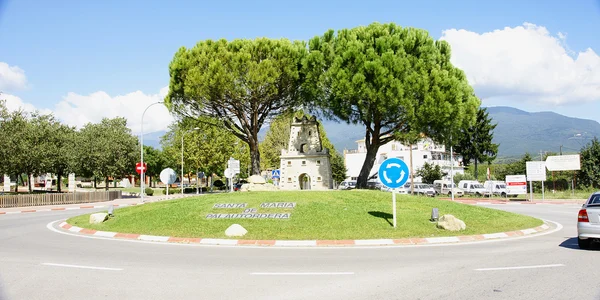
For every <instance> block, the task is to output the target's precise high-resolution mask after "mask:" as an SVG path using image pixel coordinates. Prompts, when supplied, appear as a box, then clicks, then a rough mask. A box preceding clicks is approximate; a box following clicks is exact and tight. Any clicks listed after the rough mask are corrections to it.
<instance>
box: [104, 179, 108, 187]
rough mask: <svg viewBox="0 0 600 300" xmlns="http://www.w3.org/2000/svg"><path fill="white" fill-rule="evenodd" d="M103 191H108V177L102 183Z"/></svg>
mask: <svg viewBox="0 0 600 300" xmlns="http://www.w3.org/2000/svg"><path fill="white" fill-rule="evenodd" d="M104 189H105V190H107V191H108V176H106V178H105V181H104Z"/></svg>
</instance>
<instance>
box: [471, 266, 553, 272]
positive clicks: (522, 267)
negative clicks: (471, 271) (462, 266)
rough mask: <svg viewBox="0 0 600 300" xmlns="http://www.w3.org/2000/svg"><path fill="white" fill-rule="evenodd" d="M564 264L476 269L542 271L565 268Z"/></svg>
mask: <svg viewBox="0 0 600 300" xmlns="http://www.w3.org/2000/svg"><path fill="white" fill-rule="evenodd" d="M564 266H565V265H563V264H553V265H537V266H518V267H502V268H482V269H475V271H501V270H522V269H540V268H555V267H564Z"/></svg>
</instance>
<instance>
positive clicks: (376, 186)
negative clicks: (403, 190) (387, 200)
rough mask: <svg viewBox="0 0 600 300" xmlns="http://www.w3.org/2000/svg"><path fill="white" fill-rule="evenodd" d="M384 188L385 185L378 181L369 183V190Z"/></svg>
mask: <svg viewBox="0 0 600 300" xmlns="http://www.w3.org/2000/svg"><path fill="white" fill-rule="evenodd" d="M382 186H383V184H381V182H379V181H378V180H369V181H367V188H368V189H370V190H379V189H381V187H382Z"/></svg>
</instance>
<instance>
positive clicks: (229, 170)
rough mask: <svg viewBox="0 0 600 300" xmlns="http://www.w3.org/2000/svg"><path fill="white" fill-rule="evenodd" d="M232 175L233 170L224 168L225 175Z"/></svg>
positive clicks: (229, 176)
mask: <svg viewBox="0 0 600 300" xmlns="http://www.w3.org/2000/svg"><path fill="white" fill-rule="evenodd" d="M233 176H234V173H233V170H232V169H230V168H227V169H225V177H227V178H229V179H231V178H232V177H233Z"/></svg>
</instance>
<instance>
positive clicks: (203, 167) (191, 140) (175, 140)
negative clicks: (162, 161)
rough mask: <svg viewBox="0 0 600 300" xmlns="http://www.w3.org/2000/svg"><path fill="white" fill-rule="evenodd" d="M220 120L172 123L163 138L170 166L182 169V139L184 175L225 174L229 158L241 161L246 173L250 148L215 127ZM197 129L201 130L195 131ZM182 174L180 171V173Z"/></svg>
mask: <svg viewBox="0 0 600 300" xmlns="http://www.w3.org/2000/svg"><path fill="white" fill-rule="evenodd" d="M218 122H219V121H218V120H216V119H212V118H207V117H199V118H198V119H191V118H186V119H184V120H182V121H181V122H180V123H173V124H171V125H170V126H169V129H168V131H167V133H166V134H165V135H163V136H162V138H161V142H160V143H161V146H162V148H163V151H164V154H165V157H166V158H167V164H168V165H169V166H172V167H175V166H178V168H181V137H182V134H183V133H184V132H185V134H183V140H184V145H183V146H184V167H185V168H184V173H196V172H198V171H201V172H204V173H205V174H206V176H211V175H212V174H218V175H223V173H224V171H225V168H227V160H229V158H230V157H233V158H235V159H238V160H240V169H241V170H240V171H241V174H240V175H242V176H243V175H245V174H247V171H248V170H247V169H248V167H247V166H248V164H249V162H250V157H249V155H248V147H247V145H246V144H245V143H243V142H241V141H240V140H239V139H238V138H237V137H236V136H234V135H233V134H232V133H230V132H229V131H227V130H226V129H225V128H224V127H223V126H214V124H218ZM194 128H198V129H197V130H195V129H194ZM178 173H179V172H178Z"/></svg>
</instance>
